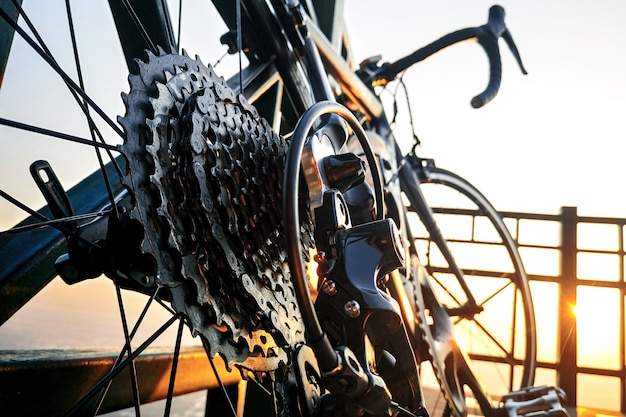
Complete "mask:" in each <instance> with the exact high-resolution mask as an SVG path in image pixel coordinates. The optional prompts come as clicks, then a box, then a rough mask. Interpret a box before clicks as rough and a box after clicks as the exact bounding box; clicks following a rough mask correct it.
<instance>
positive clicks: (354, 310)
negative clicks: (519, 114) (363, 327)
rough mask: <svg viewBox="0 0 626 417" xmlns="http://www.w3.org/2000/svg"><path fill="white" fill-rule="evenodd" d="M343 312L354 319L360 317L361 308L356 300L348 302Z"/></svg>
mask: <svg viewBox="0 0 626 417" xmlns="http://www.w3.org/2000/svg"><path fill="white" fill-rule="evenodd" d="M343 312H344V313H346V315H347V316H348V317H350V318H353V319H355V318H357V317H359V316H360V315H361V306H360V305H359V303H358V302H357V301H356V300H350V301H348V302H347V303H346V304H345V305H344V306H343Z"/></svg>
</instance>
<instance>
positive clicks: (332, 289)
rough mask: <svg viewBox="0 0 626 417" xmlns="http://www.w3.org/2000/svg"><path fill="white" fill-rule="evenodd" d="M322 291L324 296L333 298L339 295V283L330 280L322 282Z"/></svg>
mask: <svg viewBox="0 0 626 417" xmlns="http://www.w3.org/2000/svg"><path fill="white" fill-rule="evenodd" d="M321 290H322V292H323V293H324V294H326V295H328V296H329V297H332V296H333V295H337V283H336V282H335V281H333V280H332V279H328V280H326V281H324V282H322V288H321Z"/></svg>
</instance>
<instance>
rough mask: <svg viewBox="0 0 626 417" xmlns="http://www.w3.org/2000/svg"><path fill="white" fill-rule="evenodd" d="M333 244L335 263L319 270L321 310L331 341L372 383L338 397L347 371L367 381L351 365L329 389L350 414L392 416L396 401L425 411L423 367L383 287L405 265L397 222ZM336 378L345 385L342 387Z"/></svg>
mask: <svg viewBox="0 0 626 417" xmlns="http://www.w3.org/2000/svg"><path fill="white" fill-rule="evenodd" d="M331 241H334V242H336V243H335V245H334V247H335V249H334V251H333V252H334V253H335V254H336V255H335V256H334V257H333V263H332V264H330V265H328V264H325V265H323V266H322V267H321V268H320V269H319V270H318V273H319V275H320V279H321V280H322V281H321V289H320V292H319V294H318V297H317V300H316V302H315V307H316V310H317V313H318V317H319V318H320V320H321V323H322V325H323V327H324V329H325V330H326V331H327V332H328V335H329V337H330V339H331V340H332V341H333V342H334V344H337V345H339V346H349V347H350V349H351V350H352V351H353V352H354V354H355V355H356V358H357V359H358V362H359V363H360V368H362V369H363V372H364V373H365V374H366V375H367V381H369V382H368V383H367V391H365V392H363V393H359V392H358V388H351V389H350V390H349V392H343V391H340V392H336V388H337V387H344V386H346V384H347V382H346V381H345V380H346V379H347V380H348V381H349V380H350V379H349V378H347V376H346V375H345V373H346V372H350V373H349V375H350V378H356V381H357V382H352V385H356V386H357V387H358V381H362V377H360V378H359V377H358V375H360V373H357V372H353V371H351V370H352V369H353V368H357V369H358V368H359V367H356V365H351V366H350V367H349V369H348V370H345V369H344V370H342V371H341V373H338V374H337V375H336V374H335V373H332V372H330V373H329V375H328V376H327V378H328V379H329V380H328V381H327V386H328V388H329V390H330V391H331V393H334V394H341V396H342V397H346V398H342V401H344V402H346V403H347V404H346V407H347V409H348V410H351V409H353V408H354V407H357V410H361V409H363V410H366V411H368V412H370V413H372V414H374V415H377V414H382V413H385V412H387V410H388V409H389V407H390V400H391V398H393V399H394V400H396V401H398V400H399V401H402V404H409V405H410V406H411V407H412V409H414V410H417V409H420V408H423V403H422V394H421V387H420V383H419V379H418V375H419V371H418V368H417V362H416V358H415V355H414V353H413V351H412V350H411V347H410V346H411V344H410V343H409V342H408V340H407V333H406V330H405V328H404V325H403V322H402V319H401V315H400V308H399V306H398V304H397V302H396V301H395V300H393V299H392V298H391V297H390V296H389V295H388V294H387V293H386V292H383V291H382V290H381V289H380V288H379V285H378V283H379V282H380V280H381V278H382V277H383V276H385V275H387V274H388V273H390V272H391V271H392V270H395V269H396V268H398V267H400V266H402V265H403V264H404V262H403V261H404V259H403V253H404V249H403V245H402V242H401V239H400V235H399V232H398V229H397V228H396V226H395V223H394V222H393V221H392V220H391V219H385V220H379V221H373V222H370V223H366V224H363V225H359V226H355V227H352V228H349V229H342V230H339V231H338V232H336V235H335V236H334V237H333V238H331ZM327 262H328V261H327ZM341 352H342V351H340V357H341V356H342V353H341ZM340 362H341V363H340V367H341V366H344V365H345V358H342V361H340ZM333 378H335V379H337V378H338V379H339V380H340V382H341V383H339V385H337V384H338V383H337V381H336V380H334V379H333ZM407 382H408V383H407ZM361 383H362V382H361ZM352 385H350V386H352ZM343 389H344V390H345V388H343Z"/></svg>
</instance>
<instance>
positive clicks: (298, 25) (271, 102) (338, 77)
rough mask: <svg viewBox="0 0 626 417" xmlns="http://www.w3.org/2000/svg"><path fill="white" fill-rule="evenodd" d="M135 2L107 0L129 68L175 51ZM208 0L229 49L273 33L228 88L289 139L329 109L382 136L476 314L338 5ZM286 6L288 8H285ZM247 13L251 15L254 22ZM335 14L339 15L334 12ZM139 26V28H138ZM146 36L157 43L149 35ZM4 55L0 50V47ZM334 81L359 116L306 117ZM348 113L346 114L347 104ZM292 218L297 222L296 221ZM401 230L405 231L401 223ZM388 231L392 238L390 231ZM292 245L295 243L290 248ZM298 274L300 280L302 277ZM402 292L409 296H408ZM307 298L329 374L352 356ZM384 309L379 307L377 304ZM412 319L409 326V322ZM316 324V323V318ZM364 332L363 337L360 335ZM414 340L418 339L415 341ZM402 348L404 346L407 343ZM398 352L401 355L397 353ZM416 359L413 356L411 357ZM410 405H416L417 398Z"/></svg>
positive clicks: (399, 185)
mask: <svg viewBox="0 0 626 417" xmlns="http://www.w3.org/2000/svg"><path fill="white" fill-rule="evenodd" d="M132 3H135V4H134V5H133V7H135V8H136V11H137V13H136V15H131V16H130V19H131V20H133V21H134V22H133V23H132V24H129V21H128V10H127V9H126V0H110V5H111V10H112V12H113V15H114V18H115V21H116V24H117V27H118V32H119V35H120V37H121V40H122V45H123V46H124V52H125V55H126V60H127V64H128V66H129V68H131V70H132V67H133V65H134V64H133V59H134V57H136V56H141V54H142V53H143V50H144V49H146V48H147V49H152V50H153V51H154V50H156V48H157V46H156V45H155V44H154V42H157V43H158V45H159V46H162V45H165V46H164V47H165V48H169V49H170V50H172V51H176V50H177V49H178V45H176V43H175V37H174V35H173V33H172V25H171V22H170V19H169V16H168V13H167V9H166V8H165V6H164V2H162V1H161V0H150V1H149V2H146V1H133V2H132ZM213 3H214V5H215V7H216V8H217V10H218V11H219V12H220V13H221V15H222V17H223V19H224V21H225V22H226V23H227V25H228V26H229V27H230V28H231V32H230V33H229V34H227V35H226V37H225V38H224V42H225V43H227V44H228V45H229V46H231V47H232V48H234V49H241V47H242V45H243V44H242V41H246V42H254V40H253V38H255V35H256V34H270V35H269V36H267V38H269V39H270V40H271V42H269V45H263V46H260V45H245V46H244V50H245V51H246V53H247V55H248V58H249V61H250V65H249V66H248V67H246V68H241V71H240V74H238V76H236V77H234V78H233V79H231V80H230V81H229V84H230V86H232V87H233V89H234V90H235V91H237V90H239V91H241V92H242V93H243V95H244V96H245V97H247V98H248V100H249V101H250V102H252V103H253V104H254V105H255V106H256V107H257V109H258V110H259V113H260V114H261V115H262V116H263V117H264V118H265V119H267V120H270V121H271V122H272V125H273V127H274V130H276V131H277V132H280V133H282V134H292V132H294V131H295V132H296V133H293V136H292V141H295V139H294V137H296V136H298V135H307V132H308V130H309V129H308V128H307V129H306V131H304V133H302V132H300V133H298V129H297V128H298V126H299V123H300V122H301V121H302V120H303V119H304V120H307V122H306V123H308V124H309V125H310V126H309V127H312V126H313V125H314V124H315V122H316V121H317V120H318V119H320V116H326V115H328V114H331V113H332V114H333V115H339V116H341V117H342V118H343V119H344V120H346V121H347V120H348V119H350V117H352V118H353V119H350V122H349V124H350V128H351V130H353V131H355V132H357V136H359V134H360V136H364V135H365V134H364V132H363V131H362V129H363V128H362V127H361V125H363V126H366V127H367V128H368V129H369V130H371V131H372V132H373V133H374V134H375V136H376V137H377V138H380V139H375V140H380V141H381V144H380V145H381V146H382V147H383V148H385V150H386V152H387V153H388V157H389V160H388V161H387V162H389V163H391V164H392V167H391V169H390V171H391V172H392V173H393V174H392V175H391V176H390V177H385V178H382V180H383V181H384V183H385V185H386V186H388V187H390V188H391V189H393V192H392V193H391V194H394V198H396V199H399V197H400V192H403V193H405V194H406V196H407V197H408V200H409V202H410V204H411V205H412V207H414V208H415V210H416V212H417V213H418V214H419V216H420V218H421V219H422V221H423V222H424V223H425V225H426V226H427V228H428V230H429V232H430V234H431V236H432V237H433V238H434V240H435V242H436V243H437V245H438V246H439V247H440V249H441V250H442V252H443V254H444V257H445V258H446V260H447V261H448V264H449V266H450V268H451V269H452V270H453V272H454V275H455V276H456V278H457V280H458V281H459V283H460V284H461V287H462V288H463V290H464V292H465V295H466V296H467V300H468V301H467V303H466V305H465V306H463V307H462V308H460V309H458V310H459V311H457V312H455V313H456V314H459V315H462V316H467V317H471V316H472V315H473V314H475V313H476V312H478V311H479V308H478V307H477V304H476V301H475V300H474V298H473V296H472V293H471V291H470V289H469V288H468V286H467V284H466V283H465V281H464V278H463V274H462V272H461V270H460V268H458V267H457V266H456V263H455V262H454V259H453V257H452V254H451V253H450V251H449V250H448V248H447V245H446V242H445V240H444V239H443V237H442V235H441V233H440V232H439V231H438V228H437V225H436V222H435V220H434V217H433V213H432V211H431V210H430V208H429V206H428V204H427V203H426V201H425V198H424V196H423V195H422V193H421V190H420V179H419V177H418V175H416V173H415V172H414V170H413V169H404V167H405V166H411V163H413V162H415V161H414V160H413V159H414V158H416V157H415V156H414V155H410V156H409V157H408V158H409V159H410V160H409V163H408V164H407V163H406V160H405V158H406V157H405V156H404V155H403V154H402V152H401V151H400V147H399V145H398V143H397V142H396V139H395V137H394V135H393V133H392V129H391V127H390V124H389V121H388V120H387V118H386V115H385V113H384V110H383V106H382V104H381V102H380V101H379V99H378V97H377V96H376V95H375V94H374V92H373V90H372V88H371V87H370V86H369V85H367V84H366V83H365V82H363V81H362V80H361V79H360V78H359V76H358V75H357V74H356V73H355V69H354V68H353V67H351V65H350V63H349V59H348V57H347V54H346V53H344V52H343V51H346V50H348V49H349V48H348V47H347V45H345V44H344V43H343V42H344V39H343V38H342V36H341V33H340V31H338V30H337V28H334V27H333V26H332V25H330V26H329V25H328V22H326V24H325V25H323V22H324V19H323V18H322V16H326V19H327V20H329V19H328V16H334V15H335V14H337V13H339V14H340V13H341V11H340V10H336V9H335V7H337V6H334V7H333V8H331V10H326V9H324V4H323V3H324V1H322V0H308V1H304V3H305V5H306V7H307V8H308V9H309V13H311V14H312V15H315V16H316V18H315V19H316V20H317V21H318V22H319V23H320V24H319V26H318V24H316V22H314V21H313V22H311V21H309V20H308V17H306V15H305V13H300V10H299V9H298V7H297V4H292V3H291V2H286V1H284V0H267V1H266V0H242V1H241V7H242V9H243V13H242V14H241V16H234V15H233V10H232V9H233V4H232V1H228V0H214V1H213ZM295 3H297V2H295ZM289 7H293V8H291V9H289ZM251 16H254V18H255V19H254V21H253V19H252V18H251ZM335 20H341V19H340V18H337V17H335ZM240 22H241V24H240ZM241 26H243V28H245V29H246V30H249V31H251V32H252V35H251V36H250V35H249V37H248V38H246V39H242V33H241V32H237V30H238V29H239V30H240V29H241ZM322 26H324V27H325V30H322V29H320V27H322ZM138 27H139V28H140V29H137V28H138ZM127 29H128V30H127ZM276 34H280V35H276ZM259 38H260V37H259ZM149 39H153V40H155V41H149ZM328 39H332V40H333V41H329V40H328ZM257 42H258V41H257ZM235 43H236V45H235ZM339 51H342V52H339ZM1 57H2V51H0V58H1ZM334 83H337V84H338V86H339V87H340V89H341V91H342V94H344V95H345V97H342V104H345V105H346V107H347V108H349V109H350V110H351V111H352V112H354V114H356V115H358V117H359V118H360V120H357V119H356V118H355V116H354V115H352V114H350V115H348V113H343V110H339V109H338V107H339V106H338V105H337V106H336V107H333V105H332V104H324V105H325V106H326V107H327V108H326V110H324V111H320V112H318V113H315V112H314V113H313V114H315V117H314V118H313V119H311V120H309V119H307V117H306V116H307V115H308V114H309V113H308V112H309V110H310V109H312V108H313V109H315V108H316V107H315V106H316V103H324V102H325V103H329V102H333V101H335V97H334V94H333V89H334V87H335V85H334ZM345 111H346V112H348V110H347V109H346V110H345ZM303 115H304V116H303ZM311 117H313V116H311ZM321 120H323V122H322V123H321V124H322V125H323V124H324V123H326V124H327V125H331V124H332V123H331V121H329V119H328V118H326V119H321ZM345 139H346V138H343V139H341V138H340V139H337V142H336V143H337V147H336V148H337V149H338V148H339V147H341V146H342V145H343V143H344V142H345ZM331 140H332V139H331ZM366 153H367V152H366ZM368 162H369V166H370V168H374V167H375V166H376V163H372V160H369V161H368ZM296 167H297V168H298V169H299V167H300V163H299V162H298V163H297V164H296ZM288 172H289V171H288ZM374 172H375V171H374ZM292 174H293V175H287V181H289V180H291V184H293V182H294V178H297V176H298V171H297V170H296V172H295V173H292ZM373 176H374V177H375V178H377V177H378V176H379V175H378V174H377V173H374V175H373ZM295 182H297V181H295ZM283 188H284V189H285V188H288V187H283ZM379 195H382V191H381V190H380V189H377V190H376V197H377V202H376V206H377V209H378V214H379V215H382V206H383V204H382V198H378V197H379ZM285 211H287V210H285ZM398 217H399V219H397V220H398V223H400V224H402V223H403V222H404V221H405V220H404V218H403V216H402V215H400V216H398ZM394 220H396V219H394ZM389 223H391V221H389ZM295 224H298V222H296V223H295ZM400 228H401V229H403V230H404V229H406V228H405V227H404V226H401V227H400ZM355 233H356V232H355ZM407 233H408V231H407ZM287 234H293V235H296V234H297V231H293V230H291V233H290V231H289V229H288V230H287ZM389 236H391V237H394V234H393V231H392V232H391V233H390V235H389ZM291 249H293V247H290V250H291ZM296 249H297V247H296ZM299 253H300V251H299V250H295V252H294V253H290V258H293V257H298V258H299ZM298 260H299V259H298ZM397 278H398V277H392V282H391V283H390V284H389V288H388V291H389V292H390V293H392V295H393V296H394V297H397V298H398V299H399V301H401V299H402V297H403V289H402V282H401V280H398V279H397ZM299 279H300V281H302V282H303V279H302V278H299ZM357 284H358V283H357ZM42 286H43V285H42ZM355 287H356V288H357V290H360V288H359V287H358V286H357V285H356V284H355ZM376 289H377V288H373V290H374V291H376ZM35 292H36V290H35ZM404 296H405V297H406V294H404ZM299 301H301V300H299ZM307 303H310V297H309V299H308V300H307V299H306V297H305V299H304V300H303V301H301V302H300V305H301V308H302V309H303V312H302V317H303V321H304V322H305V326H306V327H307V333H308V336H309V340H308V341H310V342H312V343H311V344H312V345H317V346H314V348H317V347H319V346H321V345H323V344H326V345H327V346H323V347H321V348H319V350H316V354H317V356H318V357H317V361H318V362H319V364H320V369H321V370H322V372H323V373H326V374H328V373H329V372H331V371H333V368H335V367H337V366H338V363H337V360H338V358H339V359H341V358H342V357H341V355H344V354H345V355H346V356H345V357H343V359H341V360H342V361H343V362H346V361H349V360H350V359H351V358H352V357H351V356H349V355H348V354H347V353H345V351H342V352H340V353H338V354H337V353H335V351H333V350H332V349H333V348H332V347H330V350H329V349H328V347H329V346H330V345H329V344H328V342H327V341H326V342H322V341H321V339H323V337H324V334H323V332H320V331H317V332H316V331H313V332H310V331H309V328H315V325H311V322H314V321H315V320H316V315H315V313H314V312H312V313H307V312H306V307H305V305H306V304H307ZM399 304H400V305H401V306H405V304H406V303H403V302H399ZM385 308H386V307H385V306H383V307H381V310H384V309H385ZM10 314H11V313H9V315H10ZM322 314H323V313H322ZM401 314H402V316H403V317H406V316H408V314H406V312H401ZM2 319H4V317H3V318H2ZM411 325H413V324H409V325H407V326H411ZM363 327H364V326H363ZM317 328H318V329H319V324H318V325H317ZM361 336H363V335H362V334H361ZM402 336H404V335H402ZM412 342H414V343H419V341H412ZM346 345H348V344H346ZM407 346H409V345H408V344H407ZM396 353H397V354H398V352H396ZM402 355H405V356H402ZM412 355H413V352H412V351H411V352H400V353H399V354H398V357H399V358H401V359H404V358H409V359H410V357H411V356H412ZM366 359H367V358H366ZM413 361H414V362H415V359H413ZM361 362H364V361H361ZM407 372H408V371H407ZM354 374H359V370H358V369H357V370H356V371H354ZM418 377H419V373H418V369H417V368H415V369H414V372H411V374H410V375H405V376H404V378H405V379H408V380H409V381H410V383H411V384H413V383H414V384H415V385H416V386H417V387H418V389H420V390H421V388H420V382H419V378H418ZM358 378H361V382H360V383H362V381H363V378H365V381H366V383H367V375H365V376H363V375H359V376H358ZM401 378H402V377H401ZM370 379H371V375H370ZM381 386H384V385H374V387H375V388H377V387H378V388H379V387H381ZM416 396H417V397H418V400H421V393H419V395H416ZM383 405H385V404H383ZM413 405H414V406H415V405H416V404H413ZM374 406H378V405H374ZM415 408H416V409H419V408H420V405H419V404H417V407H415ZM374 409H376V408H374Z"/></svg>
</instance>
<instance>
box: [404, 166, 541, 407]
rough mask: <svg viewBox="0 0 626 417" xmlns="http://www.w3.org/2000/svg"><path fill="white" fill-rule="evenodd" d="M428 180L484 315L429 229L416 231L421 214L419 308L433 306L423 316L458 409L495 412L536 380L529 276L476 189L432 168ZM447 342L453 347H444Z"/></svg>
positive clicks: (436, 364) (428, 191)
mask: <svg viewBox="0 0 626 417" xmlns="http://www.w3.org/2000/svg"><path fill="white" fill-rule="evenodd" d="M421 178H422V190H423V193H424V195H425V197H426V200H427V202H428V203H429V205H430V206H431V207H433V211H434V213H435V218H436V220H437V224H438V226H439V228H440V229H441V230H442V233H443V236H444V238H445V239H446V241H447V244H448V246H449V248H450V249H451V251H452V253H453V255H454V258H455V260H456V262H457V264H458V266H459V267H460V268H461V270H462V271H463V274H464V279H465V282H466V283H467V285H468V286H469V288H470V291H471V293H472V295H473V297H474V298H475V300H476V302H477V304H478V306H479V307H480V310H479V311H473V312H471V311H470V312H468V311H467V309H466V308H465V309H464V307H465V304H466V302H467V297H466V296H465V293H464V292H463V290H462V289H461V287H460V285H459V282H458V280H457V278H456V277H455V276H454V274H453V273H452V272H451V271H450V270H449V269H448V265H447V263H446V262H445V260H444V259H443V257H442V256H441V253H440V252H439V249H438V247H437V245H436V244H435V243H434V242H432V241H431V240H430V238H429V235H428V233H427V232H426V230H425V228H423V227H419V226H417V227H415V226H416V225H419V224H420V220H419V216H417V214H416V213H413V214H412V215H411V222H410V224H411V225H412V226H413V227H412V232H413V236H414V237H415V241H414V243H415V248H416V251H417V252H418V253H419V259H420V261H421V262H422V263H423V264H424V266H425V268H426V271H427V272H425V271H421V270H420V267H419V266H417V267H415V268H416V269H414V273H413V276H414V277H416V279H417V280H418V281H420V282H421V284H420V285H417V286H416V293H417V297H416V299H417V300H418V305H423V306H424V307H425V310H423V311H419V312H418V316H420V319H419V321H420V327H421V329H422V331H423V333H424V335H425V337H426V340H427V342H428V343H429V344H430V346H429V349H430V353H431V359H432V362H433V368H434V371H435V373H436V376H437V378H438V380H439V383H440V384H441V385H442V388H443V391H444V393H445V394H446V397H447V398H446V400H447V402H448V406H449V407H450V410H451V411H452V412H453V413H454V414H455V415H464V414H465V413H466V412H467V411H468V410H473V409H475V410H477V409H480V410H481V411H482V413H484V414H486V415H488V414H489V413H491V412H493V409H494V407H496V402H497V400H498V399H499V398H500V397H501V396H502V395H504V394H507V393H508V392H510V391H511V390H514V389H519V388H521V387H526V386H529V385H532V383H533V380H534V372H535V367H536V343H537V342H536V335H535V317H534V311H533V304H532V298H531V293H530V286H529V282H528V277H527V275H526V273H525V270H524V266H523V263H522V260H521V257H520V255H519V252H518V250H517V245H516V242H515V240H514V239H513V238H512V236H511V234H510V232H509V230H508V228H507V227H506V225H505V223H504V222H503V221H502V219H501V217H500V215H499V214H498V212H497V211H496V210H495V209H494V207H493V206H492V205H491V204H490V203H489V201H488V200H487V199H486V198H485V197H484V196H483V195H482V194H481V193H480V192H479V191H478V190H477V189H476V188H475V187H474V186H473V185H471V184H470V183H469V182H468V181H466V180H465V179H463V178H462V177H460V176H458V175H456V174H454V173H452V172H450V171H446V170H443V169H440V168H436V167H431V166H428V167H424V173H423V175H422V177H421ZM445 313H447V315H446V314H445ZM443 316H446V317H443ZM448 317H449V318H448ZM449 326H453V327H454V330H452V329H451V328H449ZM446 338H450V340H449V342H450V343H447V344H446V343H444V344H441V343H439V342H440V341H441V340H447V339H446ZM465 354H466V355H465ZM494 401H496V402H494ZM472 403H473V404H474V405H473V406H472V405H471V404H472Z"/></svg>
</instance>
